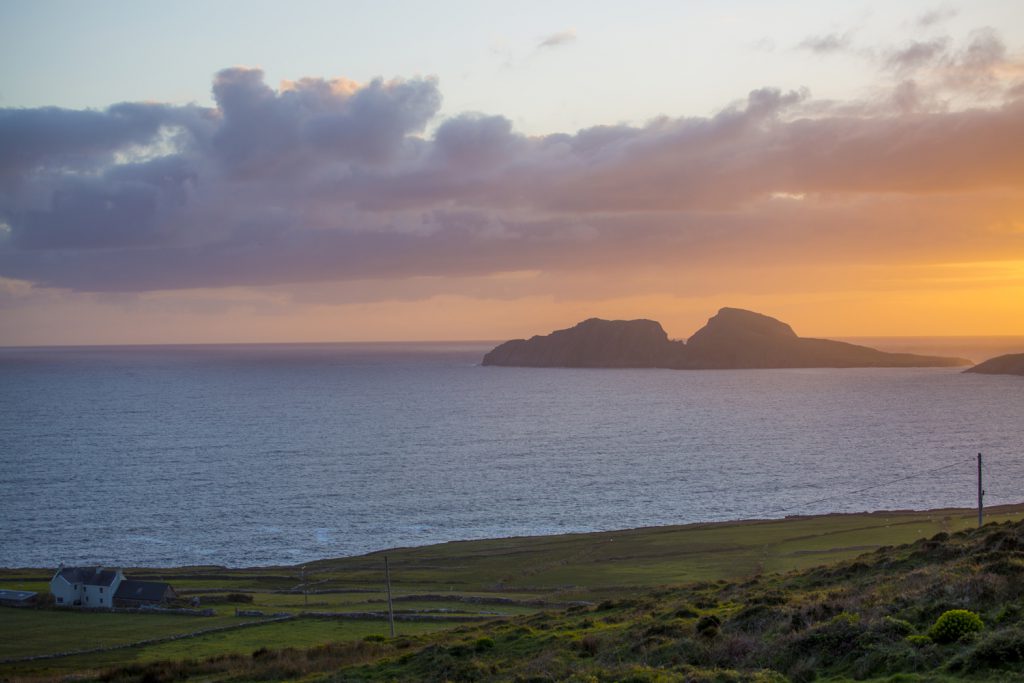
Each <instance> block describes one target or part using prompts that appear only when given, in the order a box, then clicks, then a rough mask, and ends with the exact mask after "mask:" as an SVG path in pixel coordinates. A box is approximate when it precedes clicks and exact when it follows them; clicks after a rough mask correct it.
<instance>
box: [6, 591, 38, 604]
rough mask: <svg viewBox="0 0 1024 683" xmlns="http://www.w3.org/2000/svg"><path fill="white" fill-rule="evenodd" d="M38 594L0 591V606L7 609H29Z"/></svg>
mask: <svg viewBox="0 0 1024 683" xmlns="http://www.w3.org/2000/svg"><path fill="white" fill-rule="evenodd" d="M38 597H39V594H38V593H36V592H34V591H13V590H6V589H5V590H0V605H6V606H7V607H29V606H31V605H34V604H35V602H36V598H38Z"/></svg>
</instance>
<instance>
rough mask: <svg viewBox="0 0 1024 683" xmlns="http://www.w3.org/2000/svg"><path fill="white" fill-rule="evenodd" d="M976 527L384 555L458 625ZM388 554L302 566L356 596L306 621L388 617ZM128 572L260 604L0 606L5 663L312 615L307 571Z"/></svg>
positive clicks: (798, 522) (216, 647)
mask: <svg viewBox="0 0 1024 683" xmlns="http://www.w3.org/2000/svg"><path fill="white" fill-rule="evenodd" d="M1022 512H1024V506H1006V507H1003V508H999V509H993V510H990V511H989V512H988V516H987V519H988V520H993V521H1003V520H1019V519H1021V517H1022ZM975 524H976V517H975V514H974V513H973V511H970V510H936V511H929V512H884V513H871V514H855V515H825V516H819V517H795V518H787V519H784V520H769V521H748V522H730V523H717V524H697V525H686V526H674V527H656V528H647V529H632V530H622V531H613V532H602V533H594V534H569V535H564V536H550V537H520V538H508V539H492V540H484V541H465V542H454V543H444V544H440V545H434V546H427V547H422V548H403V549H397V550H391V551H388V552H387V553H386V554H387V556H388V559H389V563H390V566H391V576H392V581H393V588H394V593H395V596H396V597H399V596H406V595H424V594H431V595H441V596H445V597H446V598H447V599H444V600H440V601H436V600H415V601H408V602H407V601H397V602H396V603H395V608H396V609H398V610H423V611H427V610H439V609H447V610H452V611H453V612H454V613H458V614H483V613H494V612H498V613H501V614H503V615H509V616H510V617H514V616H517V615H529V614H532V613H535V612H536V611H537V610H538V609H540V608H538V607H532V606H527V605H509V604H477V603H472V602H463V601H459V600H457V598H458V597H459V596H480V597H492V598H494V597H505V598H511V599H513V600H518V601H529V600H544V601H548V602H552V603H557V602H564V601H570V600H579V599H583V600H591V601H594V602H600V601H602V600H605V599H607V598H623V597H628V596H630V595H642V594H645V593H649V592H650V590H651V589H654V588H657V587H659V586H666V585H681V584H688V583H692V582H696V581H711V582H715V581H742V580H746V579H748V578H749V577H752V576H756V575H759V574H766V573H771V572H787V571H792V570H806V569H809V568H813V567H818V566H821V565H829V564H834V563H836V562H842V561H847V560H850V559H852V558H855V557H857V556H859V555H862V554H863V553H866V552H870V551H873V550H875V549H877V548H879V547H881V546H895V545H899V544H902V543H907V542H910V541H913V540H915V539H918V538H921V537H928V536H932V535H934V534H935V533H937V532H939V531H945V532H955V531H958V530H961V529H969V528H972V527H973V526H974V525H975ZM384 554H385V553H374V554H370V555H365V556H361V557H354V558H341V559H332V560H323V561H319V562H313V563H309V564H308V565H306V572H307V574H308V578H309V580H310V581H311V582H316V589H319V590H327V591H339V590H340V591H360V592H326V593H317V594H310V595H309V596H308V603H309V605H308V609H309V610H311V611H337V612H343V611H359V612H363V611H383V610H384V609H385V607H386V606H385V603H384V602H383V598H384V591H383V585H382V584H383V556H384ZM125 571H126V573H127V574H128V575H129V576H132V577H133V578H143V579H154V580H156V579H159V580H165V581H169V582H171V583H172V585H174V586H175V588H176V589H177V590H179V591H181V592H183V593H190V592H195V591H199V592H203V591H211V592H212V591H215V590H218V589H219V590H244V591H252V597H253V602H252V603H251V604H231V603H228V604H224V603H221V604H213V605H210V606H211V607H213V608H214V609H215V610H216V611H217V616H216V617H212V618H200V617H187V616H175V615H132V614H97V613H91V614H85V613H79V612H65V611H55V610H50V611H47V610H27V611H25V610H14V609H9V608H0V659H5V658H14V657H23V656H29V655H36V654H44V653H50V652H57V651H66V650H78V649H87V648H91V647H100V646H109V645H117V644H126V643H130V642H135V641H138V640H142V639H149V638H160V637H165V636H169V635H173V634H177V633H184V632H190V631H195V630H199V629H207V628H213V627H217V626H222V625H226V624H236V623H239V622H240V621H242V620H241V619H239V618H238V617H235V616H234V610H235V608H236V607H240V608H242V609H257V610H262V611H264V612H266V613H268V614H270V613H272V612H293V613H295V612H299V611H302V610H304V609H307V607H306V601H305V600H304V599H303V596H302V595H300V594H286V593H279V592H274V591H281V590H288V589H293V588H295V587H296V586H297V585H299V583H300V581H301V575H302V570H301V569H300V568H298V567H271V568H251V569H225V568H222V567H185V568H174V569H145V568H136V569H126V570H125ZM48 574H49V572H48V571H47V570H41V569H19V570H0V587H3V588H14V589H24V588H28V589H30V590H32V589H34V590H45V588H46V586H47V583H46V580H47V576H48ZM211 594H212V593H211ZM204 606H206V605H204ZM385 628H386V625H385V622H383V621H379V622H365V621H345V622H338V621H320V620H297V621H292V622H286V623H282V624H274V625H263V626H259V627H254V628H251V629H245V630H239V631H231V632H228V633H223V634H213V635H209V636H203V637H200V638H194V639H189V640H187V641H180V642H174V643H165V644H159V645H153V646H148V647H143V648H131V649H123V650H118V651H116V652H113V653H104V654H94V655H86V656H79V657H74V658H68V659H60V660H47V661H46V662H41V663H37V664H33V665H18V666H16V667H14V668H11V667H10V666H8V667H6V668H5V667H4V666H3V665H0V678H2V677H3V676H4V675H5V671H8V672H9V671H17V672H18V673H19V675H23V674H25V673H26V672H28V673H31V674H40V675H42V674H46V673H51V672H52V673H57V672H65V673H66V672H71V671H80V670H88V669H95V668H99V667H108V666H116V665H120V664H125V663H130V662H148V661H153V660H156V659H171V660H180V659H183V658H193V657H205V656H207V655H216V654H231V653H242V654H244V653H246V652H251V650H254V649H257V648H259V647H264V646H267V647H272V648H286V647H298V648H302V647H309V646H313V645H318V644H322V643H327V642H335V641H346V640H347V641H353V640H358V639H360V638H362V637H363V636H365V635H367V634H370V633H383V632H384V629H385ZM444 628H448V629H456V630H460V629H466V628H475V627H468V626H465V625H462V624H452V623H449V624H435V623H431V624H411V623H408V622H406V623H400V624H399V630H400V632H406V633H409V634H412V635H416V634H419V633H426V632H433V631H436V630H437V629H444ZM351 654H352V653H348V654H346V655H345V656H346V657H348V656H349V655H351ZM332 656H334V655H332ZM353 656H356V655H353ZM363 656H368V655H366V653H365V652H362V653H359V654H358V656H357V659H358V657H363ZM332 661H333V660H332Z"/></svg>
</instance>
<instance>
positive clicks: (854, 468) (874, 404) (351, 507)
mask: <svg viewBox="0 0 1024 683" xmlns="http://www.w3.org/2000/svg"><path fill="white" fill-rule="evenodd" d="M855 341H859V342H862V343H863V342H871V343H872V344H873V345H875V346H877V347H879V348H887V349H888V350H895V351H919V352H937V353H938V352H941V353H952V354H953V355H966V356H967V357H968V358H972V359H973V360H981V359H983V358H987V357H989V356H992V355H997V353H1006V352H1009V351H1024V338H1016V339H1010V338H998V339H994V340H993V339H986V340H982V339H967V338H957V339H942V340H928V339H923V338H915V339H882V340H877V339H876V340H864V339H858V340H855ZM492 345H493V344H491V343H469V342H467V343H426V344H294V345H224V346H139V347H60V348H57V347H53V348H4V349H0V566H6V567H53V566H56V565H57V564H58V563H60V562H64V563H66V564H86V563H95V564H103V565H108V566H126V567H127V566H185V565H224V566H231V567H240V566H270V565H294V564H299V563H303V562H308V561H312V560H316V559H323V558H331V557H341V556H350V555H357V554H362V553H367V552H370V551H375V550H381V549H386V548H393V547H400V546H415V545H423V544H431V543H441V542H445V541H454V540H460V539H479V538H496V537H509V536H523V535H543V534H562V533H568V532H586V531H597V530H609V529H623V528H634V527H646V526H655V525H667V524H684V523H691V522H709V521H722V520H737V519H754V518H758V519H760V518H781V517H785V516H788V515H806V514H819V513H828V512H858V511H868V510H887V509H926V508H937V507H971V506H974V505H975V504H976V500H977V474H978V473H977V455H978V453H982V454H983V465H984V473H983V474H984V487H985V489H986V497H985V502H986V504H987V505H999V504H1004V503H1017V502H1021V501H1024V378H1021V377H1011V376H986V375H976V374H963V373H962V372H961V371H960V369H957V368H922V369H799V370H723V371H710V370H709V371H678V370H656V369H648V370H599V369H538V368H496V367H483V366H481V365H480V361H481V358H482V356H483V354H484V352H486V351H487V350H488V349H489V348H491V346H492ZM968 354H970V355H968Z"/></svg>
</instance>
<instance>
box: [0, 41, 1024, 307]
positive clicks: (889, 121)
mask: <svg viewBox="0 0 1024 683" xmlns="http://www.w3.org/2000/svg"><path fill="white" fill-rule="evenodd" d="M560 36H562V34H558V35H556V36H551V37H549V38H548V39H546V40H545V42H544V44H549V43H550V45H557V44H561V43H562V42H565V40H566V39H565V38H564V36H562V37H560ZM550 41H554V42H550ZM848 42H849V41H848V39H847V38H844V37H842V36H829V37H826V38H822V39H820V40H817V41H816V42H808V43H807V44H806V45H805V47H806V48H807V49H810V50H812V51H815V52H828V51H831V50H833V49H841V48H843V47H844V46H845V45H846V44H847V43H848ZM883 61H884V64H882V68H883V71H884V73H886V74H889V75H890V76H891V81H890V82H889V85H887V86H886V87H887V91H886V93H883V95H884V96H882V95H880V96H877V97H872V98H866V99H864V100H863V101H859V102H848V103H839V104H837V103H828V102H818V101H815V100H814V99H813V98H811V97H810V95H809V94H808V93H805V92H783V91H780V90H777V89H773V88H764V89H759V90H755V91H753V92H751V93H749V94H748V95H747V96H746V97H745V98H743V99H741V100H739V101H737V102H736V103H734V104H732V105H730V106H728V107H725V108H724V109H722V110H721V111H719V112H718V113H717V114H715V115H713V116H709V117H679V118H670V117H661V118H657V119H654V120H652V121H650V122H648V123H647V124H645V125H641V126H631V125H609V126H597V127H592V128H587V129H583V130H580V131H577V132H575V133H566V134H552V135H546V136H539V137H528V136H525V135H522V134H520V133H518V132H516V130H515V129H514V127H513V125H512V123H511V121H509V120H508V119H506V118H504V117H502V116H500V115H485V114H463V115H458V116H453V117H450V118H446V119H444V120H439V119H438V112H439V110H440V107H441V100H442V96H441V91H440V87H439V84H438V83H437V82H436V81H435V80H432V79H429V78H420V79H409V80H400V79H397V80H391V81H384V80H381V79H378V80H374V81H371V82H369V83H362V84H358V83H354V82H352V81H349V80H346V79H335V80H325V79H317V78H304V79H300V80H297V81H293V82H286V83H283V84H281V85H280V86H279V87H278V88H276V89H275V88H272V87H270V86H268V85H267V84H266V82H265V79H264V74H263V72H262V71H260V70H259V69H245V68H231V69H225V70H223V71H221V72H219V73H218V74H217V75H216V77H215V78H214V81H213V94H214V99H215V102H216V106H215V107H212V108H205V107H199V106H172V105H164V104H143V103H122V104H116V105H113V106H111V107H109V108H107V109H105V110H102V111H94V110H82V111H73V110H65V109H57V108H37V109H3V110H0V276H3V277H7V278H12V279H16V280H22V281H27V282H30V283H33V284H35V285H37V286H42V287H58V288H67V289H72V290H77V291H83V292H146V291H156V290H177V289H192V288H219V287H231V286H239V285H255V286H263V285H282V284H287V285H293V284H294V285H298V284H302V283H315V282H353V281H366V280H373V279H388V280H401V279H410V278H422V277H449V278H451V277H455V278H474V277H485V276H489V275H494V274H500V273H508V272H517V271H527V270H528V271H536V272H541V273H549V274H550V273H568V272H584V271H592V270H593V269H595V268H601V269H616V268H620V269H625V268H630V267H634V268H664V269H672V268H685V267H687V265H688V264H695V263H700V264H702V265H703V266H708V265H709V264H710V265H712V266H714V265H715V264H720V265H723V266H724V265H735V264H737V263H747V262H749V263H756V262H758V260H766V259H769V258H785V259H788V261H787V262H794V263H795V262H799V261H814V262H816V263H827V262H830V261H833V260H835V261H849V260H850V259H857V258H861V259H874V260H882V261H884V260H886V259H889V258H892V259H906V258H927V257H938V256H939V255H943V256H945V255H949V254H961V255H962V254H969V253H975V252H976V253H980V252H981V251H983V250H985V249H989V250H991V249H993V248H996V245H1001V247H1000V248H1002V249H1009V250H1010V251H1016V252H1018V253H1022V254H1024V234H1022V233H1021V231H1019V230H1016V229H1014V228H1012V227H1005V226H1013V225H1016V224H1017V223H1015V221H1017V220H1019V218H1020V216H1021V211H1022V210H1024V193H1022V189H1021V188H1024V164H1021V163H1020V160H1021V159H1024V85H1022V84H1024V72H1022V71H1021V69H1020V64H1019V63H1018V62H1015V61H1014V60H1013V58H1012V57H1011V56H1009V55H1008V51H1007V50H1006V48H1005V46H1003V45H1002V43H1001V42H999V39H998V37H997V36H996V34H995V33H993V32H991V31H983V32H979V33H978V34H976V35H975V36H973V37H972V39H971V40H970V41H968V42H967V43H966V44H965V45H957V44H954V42H953V41H951V40H949V39H935V40H931V41H926V42H917V43H909V44H907V45H903V46H897V47H894V48H893V49H892V50H890V51H888V52H887V53H886V56H885V57H884V60H883ZM979 88H981V89H983V90H984V98H982V99H978V98H975V100H974V101H973V102H974V103H973V104H972V105H970V106H960V105H958V104H957V103H956V101H955V100H954V99H951V95H950V93H965V92H970V93H976V92H978V91H979ZM428 131H429V132H428ZM1000 226H1004V227H1000ZM880 247H883V248H881V249H880ZM367 296H370V297H372V296H373V295H372V294H368V295H367Z"/></svg>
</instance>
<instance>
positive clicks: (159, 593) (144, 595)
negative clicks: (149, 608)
mask: <svg viewBox="0 0 1024 683" xmlns="http://www.w3.org/2000/svg"><path fill="white" fill-rule="evenodd" d="M169 590H170V591H171V592H172V593H173V592H174V591H173V589H171V584H169V583H163V582H161V581H133V580H131V579H125V580H124V581H122V582H121V585H120V586H118V587H117V592H116V593H114V599H115V600H141V601H144V602H160V601H162V600H163V599H164V595H166V594H167V591H169Z"/></svg>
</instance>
